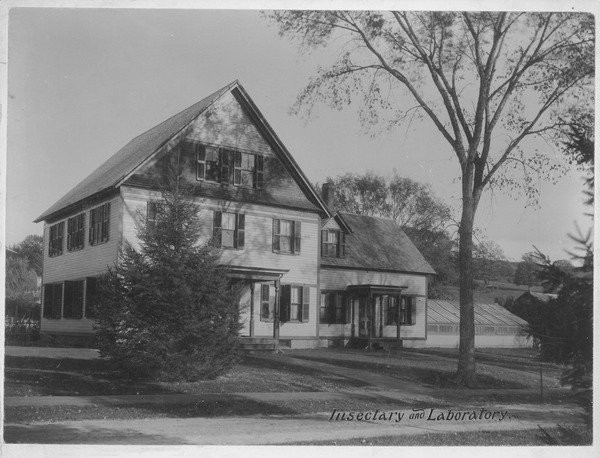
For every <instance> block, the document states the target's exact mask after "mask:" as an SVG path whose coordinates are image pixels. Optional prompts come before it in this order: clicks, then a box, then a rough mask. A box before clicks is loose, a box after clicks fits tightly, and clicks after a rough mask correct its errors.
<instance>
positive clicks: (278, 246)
mask: <svg viewBox="0 0 600 458" xmlns="http://www.w3.org/2000/svg"><path fill="white" fill-rule="evenodd" d="M279 223H280V221H279V220H278V219H274V220H273V251H275V252H276V253H278V252H279V250H280V249H281V244H280V243H279V228H280V224H279Z"/></svg>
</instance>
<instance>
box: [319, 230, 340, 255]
mask: <svg viewBox="0 0 600 458" xmlns="http://www.w3.org/2000/svg"><path fill="white" fill-rule="evenodd" d="M345 251H346V243H345V236H344V233H343V232H342V231H340V230H338V229H326V230H323V231H321V256H323V257H330V258H341V257H343V256H344V254H345Z"/></svg>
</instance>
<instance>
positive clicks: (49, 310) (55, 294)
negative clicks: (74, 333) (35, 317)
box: [44, 283, 63, 320]
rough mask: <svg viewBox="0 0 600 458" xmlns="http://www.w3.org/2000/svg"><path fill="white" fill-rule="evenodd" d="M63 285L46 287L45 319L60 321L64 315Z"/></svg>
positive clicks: (51, 284)
mask: <svg viewBox="0 0 600 458" xmlns="http://www.w3.org/2000/svg"><path fill="white" fill-rule="evenodd" d="M62 288H63V284H62V283H50V284H46V285H44V318H48V319H55V320H57V319H60V317H61V315H62Z"/></svg>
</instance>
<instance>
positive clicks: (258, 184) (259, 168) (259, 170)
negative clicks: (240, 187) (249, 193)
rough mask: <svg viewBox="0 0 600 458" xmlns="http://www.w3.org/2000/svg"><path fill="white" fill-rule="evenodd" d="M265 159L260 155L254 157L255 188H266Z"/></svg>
mask: <svg viewBox="0 0 600 458" xmlns="http://www.w3.org/2000/svg"><path fill="white" fill-rule="evenodd" d="M264 163H265V158H264V157H263V156H260V155H258V154H257V155H255V156H254V183H253V184H254V188H256V189H263V188H264V186H265V178H264V176H265V174H264Z"/></svg>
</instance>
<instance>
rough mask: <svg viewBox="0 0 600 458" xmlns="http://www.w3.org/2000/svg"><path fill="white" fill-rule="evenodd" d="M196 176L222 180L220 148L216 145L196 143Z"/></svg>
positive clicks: (209, 179)
mask: <svg viewBox="0 0 600 458" xmlns="http://www.w3.org/2000/svg"><path fill="white" fill-rule="evenodd" d="M195 147H196V164H197V165H196V178H197V179H198V180H206V181H214V182H215V183H218V182H219V181H220V180H219V178H220V171H219V169H220V167H219V149H218V148H216V147H214V146H204V145H201V144H199V143H196V145H195Z"/></svg>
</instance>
